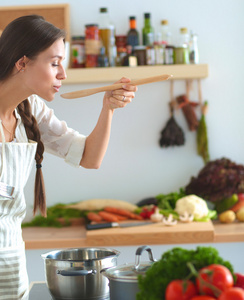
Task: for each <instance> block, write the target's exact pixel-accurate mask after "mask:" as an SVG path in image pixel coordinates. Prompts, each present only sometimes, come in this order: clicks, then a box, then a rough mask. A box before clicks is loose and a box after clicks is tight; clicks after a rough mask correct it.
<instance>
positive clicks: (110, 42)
mask: <svg viewBox="0 0 244 300" xmlns="http://www.w3.org/2000/svg"><path fill="white" fill-rule="evenodd" d="M99 12H100V13H99V22H98V26H99V34H100V38H101V42H102V44H103V46H104V47H105V54H106V55H107V56H108V58H109V65H113V60H112V58H113V54H112V53H111V51H112V52H113V51H114V46H115V26H114V25H113V23H112V22H111V20H110V16H109V13H108V9H107V8H106V7H102V8H100V11H99Z"/></svg>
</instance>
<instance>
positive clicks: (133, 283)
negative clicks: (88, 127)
mask: <svg viewBox="0 0 244 300" xmlns="http://www.w3.org/2000/svg"><path fill="white" fill-rule="evenodd" d="M144 250H146V251H147V252H148V254H149V259H150V261H148V262H140V260H141V254H142V252H143V251H144ZM155 261H156V260H154V258H153V255H152V250H151V248H150V247H149V246H141V247H139V248H138V249H137V250H136V261H135V264H124V265H121V266H117V267H113V268H110V269H107V270H102V272H101V273H102V274H103V275H104V276H105V277H107V278H108V279H109V289H110V300H125V299H126V300H135V299H136V294H137V293H138V292H139V287H138V275H139V274H140V275H144V274H145V272H146V271H147V270H148V268H150V267H151V265H152V264H153V263H154V262H155Z"/></svg>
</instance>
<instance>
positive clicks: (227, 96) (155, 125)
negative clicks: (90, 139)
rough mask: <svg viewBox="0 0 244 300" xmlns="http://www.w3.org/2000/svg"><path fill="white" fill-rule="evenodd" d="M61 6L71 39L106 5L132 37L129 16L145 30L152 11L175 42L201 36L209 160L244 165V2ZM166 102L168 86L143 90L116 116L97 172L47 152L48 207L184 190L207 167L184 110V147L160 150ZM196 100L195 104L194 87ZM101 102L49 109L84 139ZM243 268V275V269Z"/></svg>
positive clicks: (96, 0)
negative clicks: (188, 33)
mask: <svg viewBox="0 0 244 300" xmlns="http://www.w3.org/2000/svg"><path fill="white" fill-rule="evenodd" d="M45 3H46V4H50V3H61V1H50V0H49V1H44V0H43V1H27V0H22V1H21V5H25V4H45ZM64 3H69V4H70V9H71V34H73V35H77V34H83V32H84V25H85V24H87V23H91V22H96V21H97V18H98V9H99V7H102V6H106V7H108V8H109V11H110V14H111V17H112V19H113V21H114V24H115V26H116V29H117V33H118V34H124V33H126V32H127V30H128V16H129V15H136V16H137V23H138V29H139V30H141V28H142V26H143V13H144V12H151V14H152V20H153V24H154V26H155V28H157V27H158V26H159V23H160V20H161V19H168V20H169V22H170V26H171V31H172V33H173V36H174V37H175V36H176V34H177V32H178V30H179V28H180V27H183V26H185V27H188V28H189V29H192V30H194V31H195V32H197V33H198V35H199V48H200V62H201V63H207V64H208V65H209V70H210V74H209V77H208V78H207V79H204V80H203V81H202V90H203V99H204V100H205V99H206V100H208V102H209V111H208V115H207V124H208V130H209V146H210V155H211V158H212V159H217V158H221V157H223V156H225V157H227V158H230V159H231V160H233V161H235V162H237V163H241V164H244V137H243V131H244V121H243V113H244V100H243V95H244V89H243V87H244V84H243V78H244V59H243V55H244V38H243V28H244V18H243V13H244V1H243V0H222V1H218V0H198V1H194V0H184V1H179V0H171V1H165V0H161V1H156V0H151V1H145V0H141V1H140V2H138V1H129V0H124V1H122V2H118V1H112V0H107V1H100V0H92V1H84V0H79V1H78V0H77V1H76V0H70V1H65V2H64ZM138 3H139V4H138ZM0 5H2V6H7V5H20V2H19V1H18V0H8V1H5V0H4V1H3V0H0ZM121 76H126V74H121ZM101 85H104V84H101ZM96 86H98V84H86V85H82V84H81V85H70V86H66V85H65V86H63V88H62V91H61V92H68V91H71V90H76V89H77V90H78V89H84V88H90V87H96ZM182 93H185V83H184V81H178V82H176V83H175V96H177V95H180V94H182ZM169 100H170V86H169V83H155V84H151V85H146V86H143V87H139V91H138V93H137V96H136V99H135V100H134V101H133V103H132V104H131V105H128V106H127V107H126V109H123V110H117V111H116V112H115V114H114V120H113V128H112V133H111V141H110V145H109V149H108V152H107V154H106V156H105V159H104V162H103V164H102V167H101V168H100V169H99V170H85V169H75V168H71V167H70V166H68V165H66V164H65V163H63V161H61V160H60V159H59V158H56V157H53V156H50V155H46V156H45V159H44V163H43V165H44V167H43V169H44V176H45V182H46V190H47V201H48V205H53V204H55V203H57V202H63V203H68V202H74V201H79V200H84V199H90V198H114V199H121V200H126V201H130V202H133V203H136V202H137V201H138V200H140V199H142V198H145V197H149V196H152V195H157V194H158V193H168V192H172V191H176V190H178V189H179V188H180V187H181V186H184V185H186V184H187V183H188V182H189V180H190V177H191V176H193V175H196V174H197V173H198V171H199V170H200V169H201V168H202V167H203V163H202V160H201V158H200V157H199V156H197V154H196V142H195V138H196V136H195V133H192V132H189V131H188V129H187V125H186V122H185V119H184V118H183V116H182V113H181V111H179V112H177V113H176V119H177V121H178V123H179V125H180V126H181V127H182V128H183V130H184V131H185V135H186V144H185V146H184V147H179V148H170V149H161V148H160V147H159V145H158V140H159V137H160V131H161V129H162V128H163V127H164V125H165V123H166V121H167V119H168V118H169V111H168V104H167V103H168V101H169ZM191 100H193V101H194V100H197V93H196V86H195V85H194V91H192V93H191ZM101 105H102V96H101V95H100V94H97V95H94V96H91V97H89V98H87V99H78V100H72V101H71V100H68V101H67V100H63V99H61V98H60V97H59V96H57V97H56V100H55V101H54V102H53V103H51V104H50V106H51V107H53V108H54V109H55V112H56V115H57V116H58V117H59V118H61V119H65V120H66V121H67V123H68V124H69V125H70V126H71V127H73V128H76V129H77V130H79V131H80V132H82V133H84V134H89V133H90V132H91V130H92V129H93V127H94V126H95V123H96V120H97V118H98V115H99V112H100V109H101ZM67 174H68V175H67ZM33 181H34V170H33V172H32V175H31V178H30V180H29V182H28V184H27V186H26V189H25V193H26V199H27V205H28V216H29V217H30V216H31V208H32V202H33ZM189 246H191V245H189ZM192 246H194V245H192ZM216 246H217V247H218V248H219V249H220V250H221V253H223V254H224V255H227V257H226V258H227V259H228V258H231V257H230V253H233V252H235V257H238V258H237V259H236V260H235V262H234V263H235V264H236V266H238V259H239V258H240V256H238V254H239V253H242V252H243V243H238V244H231V245H226V244H218V245H216ZM64 247H65V245H64ZM119 248H121V249H123V252H124V253H129V256H130V257H129V259H128V260H127V262H133V261H134V247H119ZM155 249H156V250H155V251H157V257H159V255H160V254H161V253H162V251H164V250H165V247H159V246H157V248H155ZM226 249H227V251H226ZM41 252H42V251H39V252H38V251H31V250H29V251H27V261H28V266H29V269H30V272H31V266H33V265H34V263H35V264H36V265H38V264H40V268H42V262H41V259H40V258H39V253H41ZM124 255H125V254H124ZM240 255H241V254H240ZM37 259H39V261H38V262H37ZM124 260H125V259H124ZM40 268H37V271H35V272H36V274H41V275H40V277H38V275H35V274H34V273H31V277H30V279H31V280H32V279H33V280H34V279H35V280H39V279H40V280H41V279H42V278H43V271H42V269H41V270H40ZM241 270H242V271H243V270H244V269H243V266H241ZM241 270H240V271H241ZM38 272H39V273H38Z"/></svg>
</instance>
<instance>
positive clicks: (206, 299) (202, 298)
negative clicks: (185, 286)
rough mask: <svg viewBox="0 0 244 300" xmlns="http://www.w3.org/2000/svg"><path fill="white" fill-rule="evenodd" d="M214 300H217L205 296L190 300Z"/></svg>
mask: <svg viewBox="0 0 244 300" xmlns="http://www.w3.org/2000/svg"><path fill="white" fill-rule="evenodd" d="M216 299H217V298H214V297H211V296H206V295H198V296H195V297H193V298H191V300H216Z"/></svg>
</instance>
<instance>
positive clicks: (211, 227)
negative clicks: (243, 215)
mask: <svg viewBox="0 0 244 300" xmlns="http://www.w3.org/2000/svg"><path fill="white" fill-rule="evenodd" d="M23 238H24V241H25V245H26V249H48V248H50V249H51V248H56V249H57V248H69V247H70V248H71V247H92V246H100V247H103V246H132V245H143V244H147V245H148V244H151V245H161V244H187V243H222V242H223V243H225V242H244V223H240V222H234V223H232V224H221V223H219V222H218V221H214V222H211V221H210V222H192V223H178V224H177V225H176V226H165V225H164V224H163V223H155V224H148V225H143V226H137V227H129V228H109V229H99V230H91V231H86V229H85V225H81V226H72V227H63V228H40V227H29V228H23Z"/></svg>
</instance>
